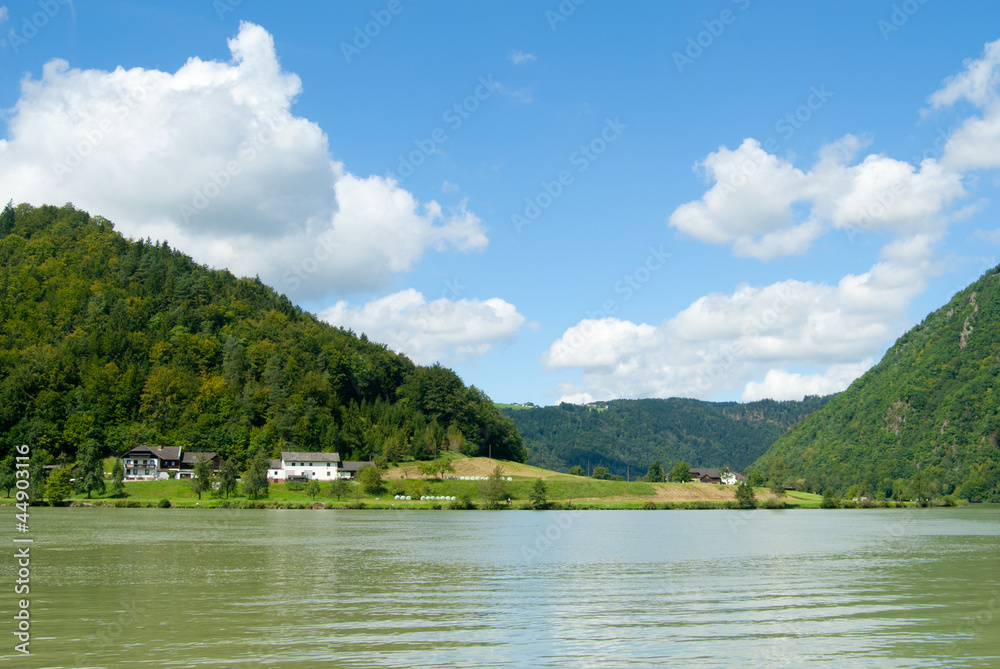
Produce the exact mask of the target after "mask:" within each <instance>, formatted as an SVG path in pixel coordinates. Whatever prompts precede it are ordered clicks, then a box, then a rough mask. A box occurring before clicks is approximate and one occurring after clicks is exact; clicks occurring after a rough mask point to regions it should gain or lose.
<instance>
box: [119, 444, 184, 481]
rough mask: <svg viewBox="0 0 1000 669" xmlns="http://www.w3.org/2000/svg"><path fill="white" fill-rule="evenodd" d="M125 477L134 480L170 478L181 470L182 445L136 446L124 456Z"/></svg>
mask: <svg viewBox="0 0 1000 669" xmlns="http://www.w3.org/2000/svg"><path fill="white" fill-rule="evenodd" d="M122 461H123V463H124V466H125V478H126V479H129V480H132V481H141V480H153V479H165V478H169V476H170V475H169V472H174V474H175V475H176V474H177V472H180V469H181V447H180V446H148V445H146V444H143V445H142V446H136V447H135V448H133V449H132V450H131V451H129V452H128V453H126V454H125V455H124V456H122Z"/></svg>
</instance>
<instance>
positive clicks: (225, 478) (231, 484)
mask: <svg viewBox="0 0 1000 669" xmlns="http://www.w3.org/2000/svg"><path fill="white" fill-rule="evenodd" d="M236 475H237V470H236V463H235V462H233V460H232V458H230V459H228V460H224V461H223V462H222V465H220V466H219V494H220V495H225V496H226V499H229V495H230V493H235V492H236V478H237V476H236ZM265 475H266V472H265Z"/></svg>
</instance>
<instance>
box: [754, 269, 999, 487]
mask: <svg viewBox="0 0 1000 669" xmlns="http://www.w3.org/2000/svg"><path fill="white" fill-rule="evenodd" d="M998 374H1000V268H997V269H993V270H990V271H989V272H988V273H987V274H985V275H984V276H983V277H982V278H981V279H979V281H977V282H976V283H974V284H972V285H971V286H969V287H968V288H966V289H965V290H963V291H961V292H960V293H958V294H957V295H955V297H953V298H952V299H951V301H950V302H949V303H948V304H947V305H945V306H944V307H942V308H941V309H938V310H937V311H935V312H934V313H932V314H930V315H929V316H927V318H925V319H924V321H923V322H922V323H920V324H919V325H917V326H916V327H914V328H913V329H912V330H910V331H909V332H907V333H906V334H904V335H903V336H902V337H900V338H899V340H898V341H897V342H896V344H895V345H894V346H893V347H892V348H890V349H889V351H888V352H887V353H886V354H885V357H883V358H882V360H881V362H879V363H878V364H877V365H876V366H875V367H873V368H872V369H870V370H869V371H868V372H867V373H866V374H865V375H864V376H862V377H861V378H860V379H858V380H856V381H855V382H854V383H853V384H852V385H851V387H850V388H848V389H847V390H845V391H844V392H842V393H840V394H839V395H837V396H835V397H834V398H833V399H832V400H830V402H829V404H827V405H826V406H825V407H824V408H823V409H821V410H819V411H817V412H816V413H814V414H812V415H811V416H809V417H808V418H806V419H805V420H804V421H803V422H802V423H801V424H800V425H798V426H796V427H795V429H793V430H792V431H790V432H789V433H788V434H786V435H785V436H784V437H782V438H781V439H780V440H778V441H777V442H776V443H775V444H774V446H772V447H771V449H770V450H769V451H768V452H767V454H766V455H765V456H764V457H762V458H761V459H760V462H759V464H760V466H761V467H762V468H763V470H764V471H765V473H766V474H767V475H768V476H769V477H772V478H774V479H787V478H804V479H805V480H806V481H807V482H808V484H809V486H810V487H811V488H812V489H813V490H817V491H818V490H824V489H826V488H832V489H834V490H835V491H837V492H844V491H845V490H846V489H848V488H849V487H851V486H854V485H857V486H858V489H859V491H860V493H861V494H868V495H869V496H871V495H876V496H879V497H885V496H888V495H891V494H893V493H894V489H895V492H897V493H901V494H905V495H907V496H910V497H921V498H923V497H925V496H932V495H944V494H949V493H955V494H958V495H960V496H961V497H965V498H967V499H970V500H983V501H994V502H1000V465H998V463H1000V451H998V449H997V438H998V436H1000V418H998V416H997V407H998V404H1000V397H998V396H1000V383H998V381H1000V379H998Z"/></svg>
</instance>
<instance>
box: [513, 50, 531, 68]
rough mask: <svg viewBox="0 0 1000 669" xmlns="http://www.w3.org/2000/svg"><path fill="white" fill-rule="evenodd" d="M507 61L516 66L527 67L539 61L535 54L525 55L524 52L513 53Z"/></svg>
mask: <svg viewBox="0 0 1000 669" xmlns="http://www.w3.org/2000/svg"><path fill="white" fill-rule="evenodd" d="M507 59H508V60H510V62H512V63H514V64H515V65H526V64H528V63H531V62H533V61H535V60H537V58H536V57H535V55H534V54H532V53H524V52H523V51H511V52H510V54H509V55H508V56H507Z"/></svg>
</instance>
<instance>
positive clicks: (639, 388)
mask: <svg viewBox="0 0 1000 669" xmlns="http://www.w3.org/2000/svg"><path fill="white" fill-rule="evenodd" d="M934 242H935V238H933V237H930V236H924V235H921V236H915V237H911V238H906V239H902V240H898V241H897V242H893V243H891V244H889V245H888V246H887V247H886V248H885V249H883V253H882V259H881V260H880V261H879V262H878V263H877V264H875V265H874V266H873V267H872V268H871V269H870V270H869V271H868V272H865V273H863V274H859V275H854V274H851V275H848V276H845V277H844V278H843V279H841V281H840V282H839V283H838V284H837V285H835V286H833V285H827V284H823V283H813V282H803V281H795V280H787V281H781V282H777V283H774V284H771V285H767V286H761V287H756V286H749V285H742V286H739V287H738V288H737V289H736V290H735V291H734V292H733V293H731V294H722V293H716V294H711V295H706V296H704V297H701V298H699V299H698V300H695V301H694V302H693V303H692V304H691V305H690V306H688V307H687V308H686V309H684V310H683V311H681V312H680V313H678V314H677V315H676V316H675V317H673V318H671V319H668V320H666V321H664V322H663V323H661V324H659V325H650V324H645V323H641V324H636V323H631V322H629V321H622V320H618V319H615V318H605V319H585V320H582V321H580V322H579V323H577V324H576V325H574V326H573V327H571V328H569V329H567V330H566V331H565V332H564V333H563V335H562V336H561V337H559V339H558V340H557V341H555V342H554V343H553V344H552V346H551V347H550V348H549V350H548V351H547V352H546V353H545V355H544V356H543V358H542V361H543V363H544V365H545V367H546V369H547V370H549V371H560V370H568V369H578V370H580V372H581V376H582V383H581V384H577V385H569V386H563V387H562V389H561V390H562V392H563V396H562V400H563V401H582V400H584V399H586V398H590V399H591V400H593V399H600V400H605V399H613V398H616V397H627V398H639V397H671V396H680V397H697V398H702V399H708V398H711V397H712V396H714V395H715V394H716V393H719V392H733V391H738V390H740V389H742V390H743V394H744V397H757V396H759V393H761V392H764V390H762V389H766V390H767V391H770V390H772V389H779V388H780V389H781V391H782V393H784V395H783V396H785V397H789V396H791V395H795V396H796V397H798V398H801V397H802V395H804V394H813V390H812V389H816V388H822V389H824V392H834V391H838V390H843V389H844V388H846V387H847V385H848V384H849V383H850V381H852V380H853V379H854V378H856V376H857V375H859V374H861V373H862V372H863V371H864V370H865V369H867V367H868V366H870V362H864V363H861V362H859V361H869V360H870V359H871V358H872V357H873V356H874V355H875V354H877V352H878V351H880V350H882V349H883V348H884V347H885V345H886V343H887V342H889V341H891V339H892V338H893V337H894V336H897V335H898V334H899V333H900V332H901V330H902V329H903V327H904V326H905V323H906V308H907V306H908V305H909V303H910V300H912V298H913V297H914V296H915V295H917V294H919V293H920V292H922V291H923V290H924V288H925V287H926V282H927V278H928V277H929V276H931V275H933V274H934V273H936V272H938V271H940V268H939V267H938V266H937V265H936V264H935V263H934V262H933V261H932V249H933V244H934ZM796 367H798V368H802V367H808V368H812V369H814V370H815V371H814V372H811V373H807V374H799V375H798V376H795V375H790V374H788V373H787V372H785V371H784V370H787V369H790V368H796ZM772 372H773V373H772ZM852 374H853V376H852ZM757 379H764V381H763V382H755V380H757ZM750 384H752V385H750Z"/></svg>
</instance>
